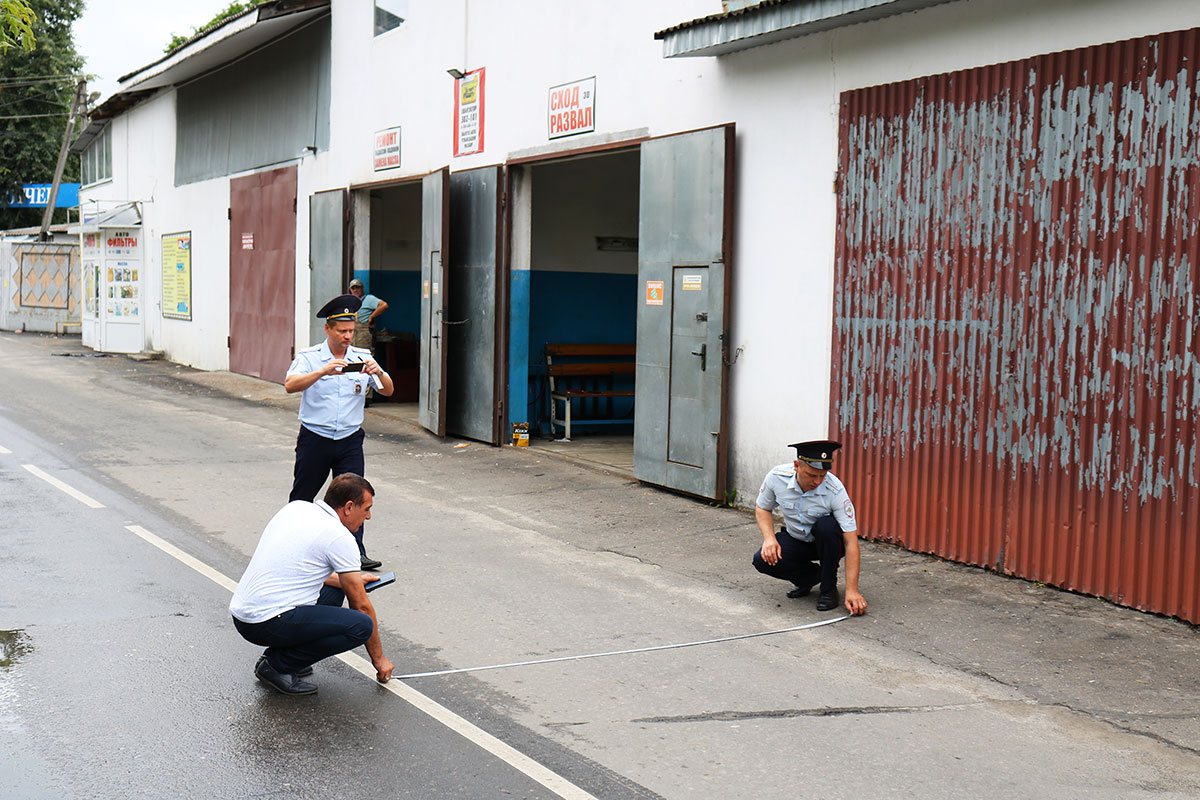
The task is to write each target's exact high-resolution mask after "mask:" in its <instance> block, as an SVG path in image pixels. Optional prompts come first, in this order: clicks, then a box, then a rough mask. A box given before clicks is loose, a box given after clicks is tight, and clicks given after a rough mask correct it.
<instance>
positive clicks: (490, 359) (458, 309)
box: [444, 167, 501, 444]
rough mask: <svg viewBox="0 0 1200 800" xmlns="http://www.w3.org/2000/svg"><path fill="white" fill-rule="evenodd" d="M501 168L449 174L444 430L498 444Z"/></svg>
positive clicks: (485, 168) (484, 168)
mask: <svg viewBox="0 0 1200 800" xmlns="http://www.w3.org/2000/svg"><path fill="white" fill-rule="evenodd" d="M500 185H501V183H500V167H482V168H480V169H473V170H467V171H465V172H455V173H453V174H451V176H450V258H449V259H444V260H446V261H448V263H449V265H450V270H449V272H450V274H449V283H450V291H449V292H447V294H448V309H447V316H449V317H450V319H449V320H447V321H446V325H447V326H448V328H449V330H448V331H447V348H448V350H449V352H448V353H447V376H446V377H447V380H446V392H447V398H446V430H447V432H449V433H452V434H456V435H459V436H465V437H467V438H470V439H477V440H479V441H482V442H488V443H489V444H499V441H500V439H499V432H500V422H499V414H500V407H499V397H500V392H499V386H498V380H499V369H498V366H497V365H498V364H499V353H498V346H499V342H500V341H501V337H500V336H499V331H498V327H497V326H498V322H499V316H500V315H499V314H497V313H496V298H497V297H498V296H499V292H498V289H499V284H498V269H497V267H498V263H497V253H499V232H500V230H501V226H500Z"/></svg>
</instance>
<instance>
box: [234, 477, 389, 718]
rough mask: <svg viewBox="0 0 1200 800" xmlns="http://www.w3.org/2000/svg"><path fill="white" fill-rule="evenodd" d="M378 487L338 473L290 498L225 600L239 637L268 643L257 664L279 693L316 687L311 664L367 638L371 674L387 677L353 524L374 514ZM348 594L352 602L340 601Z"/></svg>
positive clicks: (311, 690) (263, 677)
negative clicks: (322, 487) (318, 491)
mask: <svg viewBox="0 0 1200 800" xmlns="http://www.w3.org/2000/svg"><path fill="white" fill-rule="evenodd" d="M374 501H375V490H374V489H373V488H372V487H371V484H370V483H368V482H367V480H366V478H363V477H362V476H360V475H353V474H349V473H347V474H343V475H338V476H337V477H335V478H334V479H333V481H331V482H330V484H329V489H328V491H326V492H325V499H324V500H317V501H316V502H313V503H310V502H307V501H305V500H294V501H292V502H290V503H288V504H287V505H286V506H284V507H283V508H282V509H280V510H279V512H278V513H276V514H275V516H274V517H272V518H271V521H270V522H269V523H267V527H266V529H265V530H263V533H262V537H261V538H260V539H259V540H258V547H257V548H255V550H254V556H253V557H251V559H250V564H249V566H247V567H246V572H245V573H244V574H243V575H242V579H241V581H239V582H238V587H237V591H235V592H234V593H233V599H232V600H231V601H230V602H229V613H230V614H232V615H233V624H234V627H235V628H237V631H238V633H240V634H241V635H242V638H244V639H246V640H247V641H249V642H252V643H253V644H257V645H260V646H262V647H266V648H267V649H266V652H264V653H263V654H262V657H260V658H259V659H258V663H257V664H255V666H254V674H255V675H256V676H258V679H259V680H261V681H262V682H263V683H266V684H267V685H269V686H271V687H273V688H274V689H276V690H278V691H280V692H282V693H284V694H296V695H299V694H314V693H315V692H316V691H317V687H316V686H315V685H314V684H312V683H309V682H308V681H305V680H303V678H305V677H307V676H309V675H311V674H312V665H313V664H315V663H316V662H318V661H320V660H322V659H324V658H328V657H329V656H332V655H337V654H338V653H344V652H346V651H347V650H353V649H354V648H355V647H358V646H359V645H361V644H366V646H367V654H368V655H369V656H370V657H371V663H372V664H373V665H374V666H375V678H376V680H378V681H379V682H380V683H386V682H387V681H388V679H390V678H391V677H392V662H390V661H388V660H387V658H385V657H384V655H383V648H382V646H381V645H380V643H379V626H378V620H377V619H376V617H375V608H374V606H372V605H371V601H370V599H369V598H368V597H367V592H366V588H365V586H364V579H368V580H369V579H374V576H372V575H367V576H364V574H363V573H362V572H361V568H360V564H359V552H358V545H357V544H356V542H355V541H354V536H353V534H352V533H351V531H355V530H358V529H359V528H360V527H361V526H362V524H363V522H364V521H365V520H368V519H370V518H371V506H372V505H373V504H374ZM346 599H348V600H349V602H350V608H342V602H343V600H346Z"/></svg>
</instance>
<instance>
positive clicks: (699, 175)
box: [633, 125, 734, 499]
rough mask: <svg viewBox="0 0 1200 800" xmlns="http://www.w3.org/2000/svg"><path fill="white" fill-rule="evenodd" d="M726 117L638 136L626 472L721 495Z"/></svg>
mask: <svg viewBox="0 0 1200 800" xmlns="http://www.w3.org/2000/svg"><path fill="white" fill-rule="evenodd" d="M733 145H734V129H733V125H726V126H722V127H719V128H710V129H706V130H702V131H695V132H692V133H683V134H679V135H676V136H667V137H663V138H661V139H652V140H650V141H648V142H644V143H643V144H642V146H641V149H642V165H641V203H640V213H641V221H640V224H639V233H638V291H639V298H638V317H637V321H638V322H637V325H638V327H637V398H636V404H635V407H634V444H633V474H634V476H635V477H637V478H638V479H639V480H643V481H646V482H647V483H653V484H657V485H659V486H666V487H668V488H671V489H678V490H680V491H683V492H687V493H689V494H694V495H699V496H701V497H707V498H711V499H725V498H724V495H725V478H726V460H727V453H728V434H727V417H728V400H727V397H728V392H727V388H728V377H729V367H728V358H727V350H728V342H729V335H728V333H729V307H730V306H729V291H728V286H729V270H730V254H731V252H732V201H733Z"/></svg>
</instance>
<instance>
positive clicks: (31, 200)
mask: <svg viewBox="0 0 1200 800" xmlns="http://www.w3.org/2000/svg"><path fill="white" fill-rule="evenodd" d="M21 189H22V191H23V192H24V195H25V196H24V197H23V198H22V199H21V200H20V201H19V202H16V203H10V204H9V206H8V207H9V208H45V207H46V201H47V200H49V199H50V184H48V183H26V184H23V185H22V186H21ZM77 205H79V184H78V183H60V184H59V185H58V196H57V197H56V198H55V199H54V207H55V208H74V207H75V206H77Z"/></svg>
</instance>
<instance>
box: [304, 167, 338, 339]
mask: <svg viewBox="0 0 1200 800" xmlns="http://www.w3.org/2000/svg"><path fill="white" fill-rule="evenodd" d="M345 275H346V192H345V190H343V189H334V190H332V191H328V192H316V193H315V194H313V195H311V196H310V197H309V198H308V291H309V294H308V305H309V314H308V341H305V342H301V346H302V347H307V346H308V345H310V344H316V343H318V342H320V341H321V340H323V339H324V338H325V320H323V319H317V318H316V316H315V314H316V312H317V310H318V309H319V308H320V307H321V306H323V305H325V303H327V302H329V301H330V300H332V299H333V298H335V297H337V296H338V295H340V294H342V293H343V292H345V291H346V289H345V287H344V283H343V278H344V277H345Z"/></svg>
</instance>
